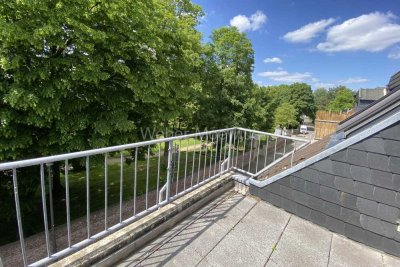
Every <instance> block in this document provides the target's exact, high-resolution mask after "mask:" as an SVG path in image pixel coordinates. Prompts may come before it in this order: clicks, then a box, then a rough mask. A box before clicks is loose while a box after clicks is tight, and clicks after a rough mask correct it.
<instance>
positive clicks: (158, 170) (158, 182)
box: [156, 143, 161, 205]
mask: <svg viewBox="0 0 400 267" xmlns="http://www.w3.org/2000/svg"><path fill="white" fill-rule="evenodd" d="M160 166H161V143H159V144H158V163H157V194H156V203H157V205H158V204H159V202H160V200H159V195H160V191H159V190H160Z"/></svg>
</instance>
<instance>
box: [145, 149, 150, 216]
mask: <svg viewBox="0 0 400 267" xmlns="http://www.w3.org/2000/svg"><path fill="white" fill-rule="evenodd" d="M149 174H150V146H147V166H146V210H148V207H149V206H148V204H149V203H148V202H149Z"/></svg>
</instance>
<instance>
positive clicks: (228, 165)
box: [226, 130, 233, 170]
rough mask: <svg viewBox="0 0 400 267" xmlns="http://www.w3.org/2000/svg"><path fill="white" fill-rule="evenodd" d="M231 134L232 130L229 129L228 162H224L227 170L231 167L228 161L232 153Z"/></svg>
mask: <svg viewBox="0 0 400 267" xmlns="http://www.w3.org/2000/svg"><path fill="white" fill-rule="evenodd" d="M232 135H233V133H232V130H230V131H229V146H228V162H227V164H226V169H227V170H229V168H230V167H231V166H230V165H231V164H230V163H231V155H232V153H231V148H232Z"/></svg>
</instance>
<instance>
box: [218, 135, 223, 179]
mask: <svg viewBox="0 0 400 267" xmlns="http://www.w3.org/2000/svg"><path fill="white" fill-rule="evenodd" d="M223 136H224V134H223V133H222V134H221V138H220V141H219V142H220V146H219V160H218V174H219V175H221V171H222V166H221V163H222V162H221V161H222V144H223V143H224V140H223Z"/></svg>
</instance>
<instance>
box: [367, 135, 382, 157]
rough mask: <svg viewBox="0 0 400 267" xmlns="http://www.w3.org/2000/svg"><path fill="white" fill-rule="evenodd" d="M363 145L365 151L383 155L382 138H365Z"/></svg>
mask: <svg viewBox="0 0 400 267" xmlns="http://www.w3.org/2000/svg"><path fill="white" fill-rule="evenodd" d="M363 143H364V147H365V150H366V151H368V152H374V153H378V154H379V153H380V154H385V148H384V140H383V139H382V138H374V137H372V138H367V139H366V140H364V141H363Z"/></svg>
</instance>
